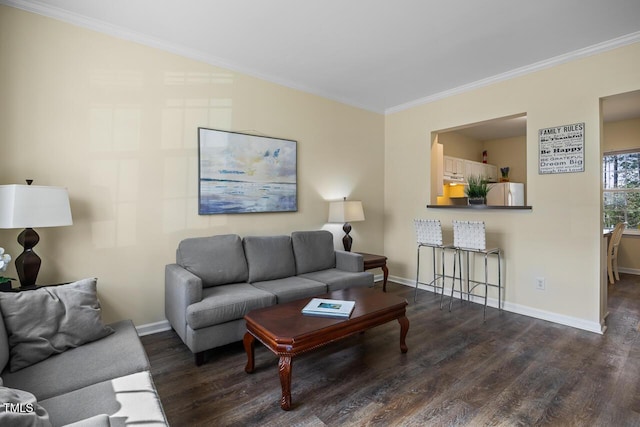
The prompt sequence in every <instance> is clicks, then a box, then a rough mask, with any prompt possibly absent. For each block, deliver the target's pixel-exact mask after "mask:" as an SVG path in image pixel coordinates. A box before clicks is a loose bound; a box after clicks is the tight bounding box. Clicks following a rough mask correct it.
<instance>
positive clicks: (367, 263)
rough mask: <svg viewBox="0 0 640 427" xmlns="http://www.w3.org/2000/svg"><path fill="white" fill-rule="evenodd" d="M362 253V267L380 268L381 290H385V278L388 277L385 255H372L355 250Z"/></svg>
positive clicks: (369, 268) (368, 268)
mask: <svg viewBox="0 0 640 427" xmlns="http://www.w3.org/2000/svg"><path fill="white" fill-rule="evenodd" d="M356 253H357V254H360V255H362V259H363V260H364V269H365V270H371V269H372V268H382V274H383V276H384V279H383V282H382V291H383V292H387V279H388V278H389V269H388V268H387V257H386V256H384V255H374V254H368V253H365V252H356Z"/></svg>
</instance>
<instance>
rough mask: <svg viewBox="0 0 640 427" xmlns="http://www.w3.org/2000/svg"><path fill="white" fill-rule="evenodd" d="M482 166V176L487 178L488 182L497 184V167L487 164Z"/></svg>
mask: <svg viewBox="0 0 640 427" xmlns="http://www.w3.org/2000/svg"><path fill="white" fill-rule="evenodd" d="M483 164H484V176H485V178H487V181H489V182H498V166H496V165H490V164H487V163H483Z"/></svg>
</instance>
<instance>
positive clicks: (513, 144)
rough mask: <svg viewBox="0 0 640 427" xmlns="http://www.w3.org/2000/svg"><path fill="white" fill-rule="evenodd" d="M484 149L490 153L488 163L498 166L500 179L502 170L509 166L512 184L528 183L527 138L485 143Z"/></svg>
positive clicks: (520, 137)
mask: <svg viewBox="0 0 640 427" xmlns="http://www.w3.org/2000/svg"><path fill="white" fill-rule="evenodd" d="M483 147H484V149H485V150H487V153H488V157H489V161H488V163H491V164H492V165H496V166H498V177H500V168H503V167H505V166H508V167H509V180H510V181H511V182H524V183H526V182H527V137H526V136H517V137H513V138H501V139H494V140H490V141H484V143H483Z"/></svg>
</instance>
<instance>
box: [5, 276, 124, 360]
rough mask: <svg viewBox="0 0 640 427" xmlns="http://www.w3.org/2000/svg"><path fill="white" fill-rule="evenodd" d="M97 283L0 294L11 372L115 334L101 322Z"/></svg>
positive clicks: (80, 282)
mask: <svg viewBox="0 0 640 427" xmlns="http://www.w3.org/2000/svg"><path fill="white" fill-rule="evenodd" d="M96 281H97V279H83V280H80V281H77V282H74V283H69V284H66V285H60V286H48V287H43V288H39V289H36V290H33V291H23V292H17V293H8V292H0V310H2V316H3V318H4V323H5V326H6V328H7V333H8V335H9V348H10V359H9V370H10V371H11V372H15V371H17V370H19V369H22V368H24V367H26V366H29V365H32V364H34V363H36V362H39V361H41V360H44V359H46V358H48V357H49V356H51V355H53V354H58V353H62V352H63V351H65V350H68V349H70V348H74V347H78V346H81V345H82V344H85V343H88V342H91V341H95V340H98V339H100V338H103V337H106V336H107V335H109V334H112V333H113V332H114V331H113V329H112V328H111V327H109V326H105V324H104V323H103V322H102V313H101V309H100V302H99V301H98V295H97V290H96Z"/></svg>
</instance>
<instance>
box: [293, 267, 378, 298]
mask: <svg viewBox="0 0 640 427" xmlns="http://www.w3.org/2000/svg"><path fill="white" fill-rule="evenodd" d="M300 277H304V278H306V279H310V280H315V281H318V282H322V283H325V284H326V285H327V288H328V290H329V292H331V291H339V290H340V289H346V288H354V287H371V286H373V274H372V273H368V272H365V271H363V272H360V273H352V272H348V271H343V270H338V269H337V268H330V269H328V270H321V271H314V272H311V273H306V274H302V275H300Z"/></svg>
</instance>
